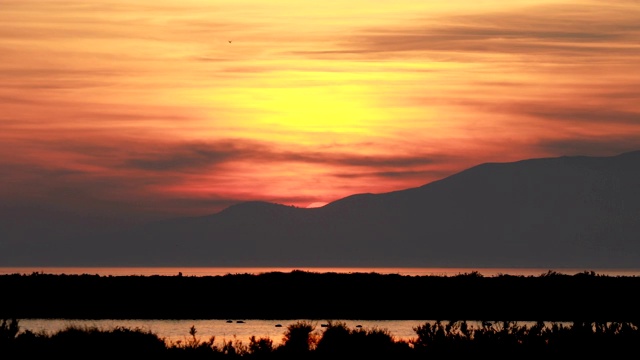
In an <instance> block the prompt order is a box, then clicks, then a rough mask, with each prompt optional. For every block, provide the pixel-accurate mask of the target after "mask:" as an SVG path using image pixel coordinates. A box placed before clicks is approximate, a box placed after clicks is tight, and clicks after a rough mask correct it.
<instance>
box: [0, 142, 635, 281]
mask: <svg viewBox="0 0 640 360" xmlns="http://www.w3.org/2000/svg"><path fill="white" fill-rule="evenodd" d="M83 241H84V243H73V244H72V246H69V247H68V248H66V249H64V251H62V250H60V251H58V252H57V253H55V254H52V257H51V258H50V261H51V262H52V263H56V264H57V265H65V266H70V265H77V266H86V265H92V266H99V265H102V266H287V267H289V266H354V267H403V266H406V267H537V268H545V267H549V268H558V267H567V268H585V269H591V268H623V267H638V266H639V265H640V151H633V152H628V153H624V154H620V155H617V156H610V157H590V156H562V157H555V158H538V159H526V160H521V161H516V162H506V163H484V164H480V165H477V166H474V167H471V168H468V169H466V170H464V171H461V172H459V173H456V174H454V175H451V176H449V177H446V178H444V179H441V180H438V181H434V182H431V183H428V184H425V185H423V186H420V187H416V188H410V189H405V190H400V191H393V192H388V193H382V194H355V195H352V196H348V197H345V198H343V199H340V200H337V201H335V202H332V203H329V204H327V205H325V206H323V207H319V208H312V209H302V208H296V207H292V206H285V205H279V204H272V203H267V202H260V201H255V202H247V203H241V204H237V205H233V206H231V207H229V208H227V209H225V210H223V211H221V212H219V213H216V214H213V215H207V216H201V217H194V218H181V219H174V220H170V221H164V222H157V223H151V224H147V225H145V226H140V227H137V228H134V229H131V230H128V231H123V232H119V233H111V234H104V235H100V236H95V237H92V238H86V239H83ZM53 255H55V257H53ZM0 262H2V263H7V262H8V259H7V256H6V255H0ZM25 265H28V264H25Z"/></svg>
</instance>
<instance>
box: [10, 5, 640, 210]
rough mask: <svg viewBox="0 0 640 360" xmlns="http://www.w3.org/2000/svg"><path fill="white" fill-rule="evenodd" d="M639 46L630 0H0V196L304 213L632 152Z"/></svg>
mask: <svg viewBox="0 0 640 360" xmlns="http://www.w3.org/2000/svg"><path fill="white" fill-rule="evenodd" d="M638 39H640V2H638V1H636V0H616V1H587V0H578V1H524V0H514V1H508V2H507V1H502V0H501V1H497V0H496V1H493V0H487V1H477V0H454V1H448V2H442V1H416V0H411V1H407V0H394V1H377V2H372V1H369V0H367V1H364V0H356V1H344V0H342V1H334V0H329V1H328V0H325V1H303V0H282V1H276V2H273V1H272V2H266V1H257V0H233V1H231V0H228V1H206V0H186V1H185V0H179V1H178V0H173V1H171V0H167V1H158V0H141V1H135V2H124V1H119V0H118V1H116V0H110V1H81V0H65V1H62V0H61V1H56V0H48V1H47V0H39V1H32V0H0V80H1V81H0V200H2V202H3V204H4V205H3V206H15V207H29V206H36V207H38V206H50V207H52V208H55V209H63V210H67V211H82V212H84V211H89V212H95V213H96V214H111V215H113V214H124V213H126V214H134V215H142V214H144V215H145V216H150V217H154V216H155V217H168V216H177V215H199V214H209V213H213V212H217V211H219V210H221V209H222V208H224V207H226V206H228V205H230V204H233V203H237V202H239V201H244V200H266V201H272V202H277V203H282V204H287V205H295V206H300V207H306V206H308V205H309V204H312V203H323V202H330V201H333V200H337V199H339V198H341V197H344V196H347V195H351V194H354V193H363V192H373V193H379V192H386V191H392V190H398V189H403V188H408V187H415V186H420V185H423V184H426V183H428V182H431V181H433V180H437V179H440V178H443V177H445V176H447V175H449V174H452V173H454V172H457V171H460V170H462V169H465V168H467V167H470V166H473V165H476V164H478V163H482V162H487V161H514V160H520V159H524V158H530V157H546V156H559V155H614V154H618V153H620V152H624V151H630V150H638V149H640V65H639V64H640V42H639V41H638ZM113 216H117V215H113Z"/></svg>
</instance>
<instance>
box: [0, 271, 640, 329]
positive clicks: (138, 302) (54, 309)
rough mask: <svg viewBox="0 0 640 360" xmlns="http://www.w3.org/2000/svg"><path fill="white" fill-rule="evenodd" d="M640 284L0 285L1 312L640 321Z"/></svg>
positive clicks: (180, 279)
mask: <svg viewBox="0 0 640 360" xmlns="http://www.w3.org/2000/svg"><path fill="white" fill-rule="evenodd" d="M638 288H640V277H636V276H604V275H598V274H596V273H595V272H592V271H584V272H581V273H577V274H573V275H569V274H561V273H558V272H554V271H549V272H547V273H543V274H541V275H540V276H520V275H518V276H516V275H507V274H500V275H497V276H491V277H486V276H483V275H481V274H480V273H478V272H471V273H462V274H458V275H455V276H409V275H397V274H379V273H348V274H345V273H332V272H327V273H316V272H306V271H299V270H296V271H292V272H289V273H283V272H269V273H263V274H229V275H223V276H184V275H183V276H98V275H89V274H84V275H49V274H42V273H33V274H30V275H21V274H9V275H0V289H2V290H3V292H4V294H10V296H4V297H3V301H2V306H0V319H2V318H5V319H11V318H18V319H20V318H58V319H285V320H286V319H293V320H296V319H311V320H321V319H354V320H355V319H358V320H415V319H448V320H449V319H466V320H474V321H480V320H496V319H498V320H507V321H534V322H535V321H556V322H571V321H597V322H611V321H616V322H629V321H638V320H639V319H640V313H639V312H638V307H637V301H636V299H637V295H636V289H638ZM51 294H55V296H51ZM87 294H91V296H90V297H89V296H87ZM263 294H273V295H270V296H263ZM257 298H259V299H260V303H259V306H257V304H256V299H257ZM322 325H325V324H322Z"/></svg>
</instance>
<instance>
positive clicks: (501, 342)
mask: <svg viewBox="0 0 640 360" xmlns="http://www.w3.org/2000/svg"><path fill="white" fill-rule="evenodd" d="M414 330H415V332H416V337H415V338H413V339H412V340H409V341H402V340H400V341H398V340H395V339H394V338H393V336H391V335H390V334H389V333H388V332H387V331H385V330H384V329H350V328H348V327H347V326H346V325H345V324H344V323H341V322H329V324H328V326H327V327H326V329H325V330H324V332H322V333H318V332H316V331H315V328H314V326H313V325H312V324H311V323H310V322H305V321H300V322H297V323H294V324H292V325H290V326H289V327H288V328H287V331H286V332H285V334H284V339H283V342H282V343H281V344H280V345H277V346H274V345H273V341H272V339H269V338H256V337H252V338H250V340H249V343H248V344H243V343H242V342H241V341H228V342H224V343H223V344H222V345H220V344H216V343H215V337H212V338H210V339H200V338H199V337H198V335H197V329H195V328H194V327H192V328H191V330H190V332H189V334H190V337H189V338H186V340H185V341H183V342H176V343H170V342H167V341H165V340H164V339H162V338H159V337H158V336H156V335H155V334H154V333H152V332H149V331H146V330H139V329H129V328H121V327H116V328H113V329H97V328H74V327H69V328H67V329H64V330H61V331H58V332H56V333H54V334H46V333H33V332H30V331H25V332H21V331H20V330H19V322H18V321H17V320H15V319H14V320H11V321H7V320H4V321H3V322H2V324H0V358H3V359H18V358H20V359H34V358H65V359H113V358H125V359H128V358H132V359H133V358H143V359H223V358H224V359H231V358H234V359H240V358H246V359H343V358H367V359H368V358H372V359H396V360H397V359H444V358H449V359H451V358H453V359H462V358H481V359H482V358H491V359H516V358H517V359H574V358H598V357H603V358H618V357H620V358H622V357H627V356H628V355H629V354H634V353H636V351H637V349H638V344H639V343H640V331H639V330H638V326H637V324H633V323H616V322H613V323H597V322H592V323H579V322H574V323H573V325H561V324H560V325H558V324H552V325H545V324H542V323H538V324H536V325H532V326H526V325H517V324H516V323H511V322H487V323H485V324H483V325H482V326H481V327H478V328H474V327H473V326H469V325H467V323H466V322H465V321H455V322H446V323H443V322H433V323H430V322H427V323H425V324H423V325H420V326H416V327H415V328H414Z"/></svg>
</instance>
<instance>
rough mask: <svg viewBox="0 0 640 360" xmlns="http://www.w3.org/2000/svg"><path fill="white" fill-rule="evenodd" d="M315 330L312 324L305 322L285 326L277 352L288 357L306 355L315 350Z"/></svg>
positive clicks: (316, 341)
mask: <svg viewBox="0 0 640 360" xmlns="http://www.w3.org/2000/svg"><path fill="white" fill-rule="evenodd" d="M315 329H316V325H315V324H314V323H312V322H310V321H305V320H302V321H297V322H295V323H293V324H291V325H289V326H287V330H286V331H285V333H284V336H283V339H282V345H281V346H280V347H279V350H280V351H281V352H282V353H285V354H290V355H305V354H308V353H309V352H310V351H311V350H314V349H315V347H316V344H317V343H318V336H317V334H315V333H314V331H315Z"/></svg>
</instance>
